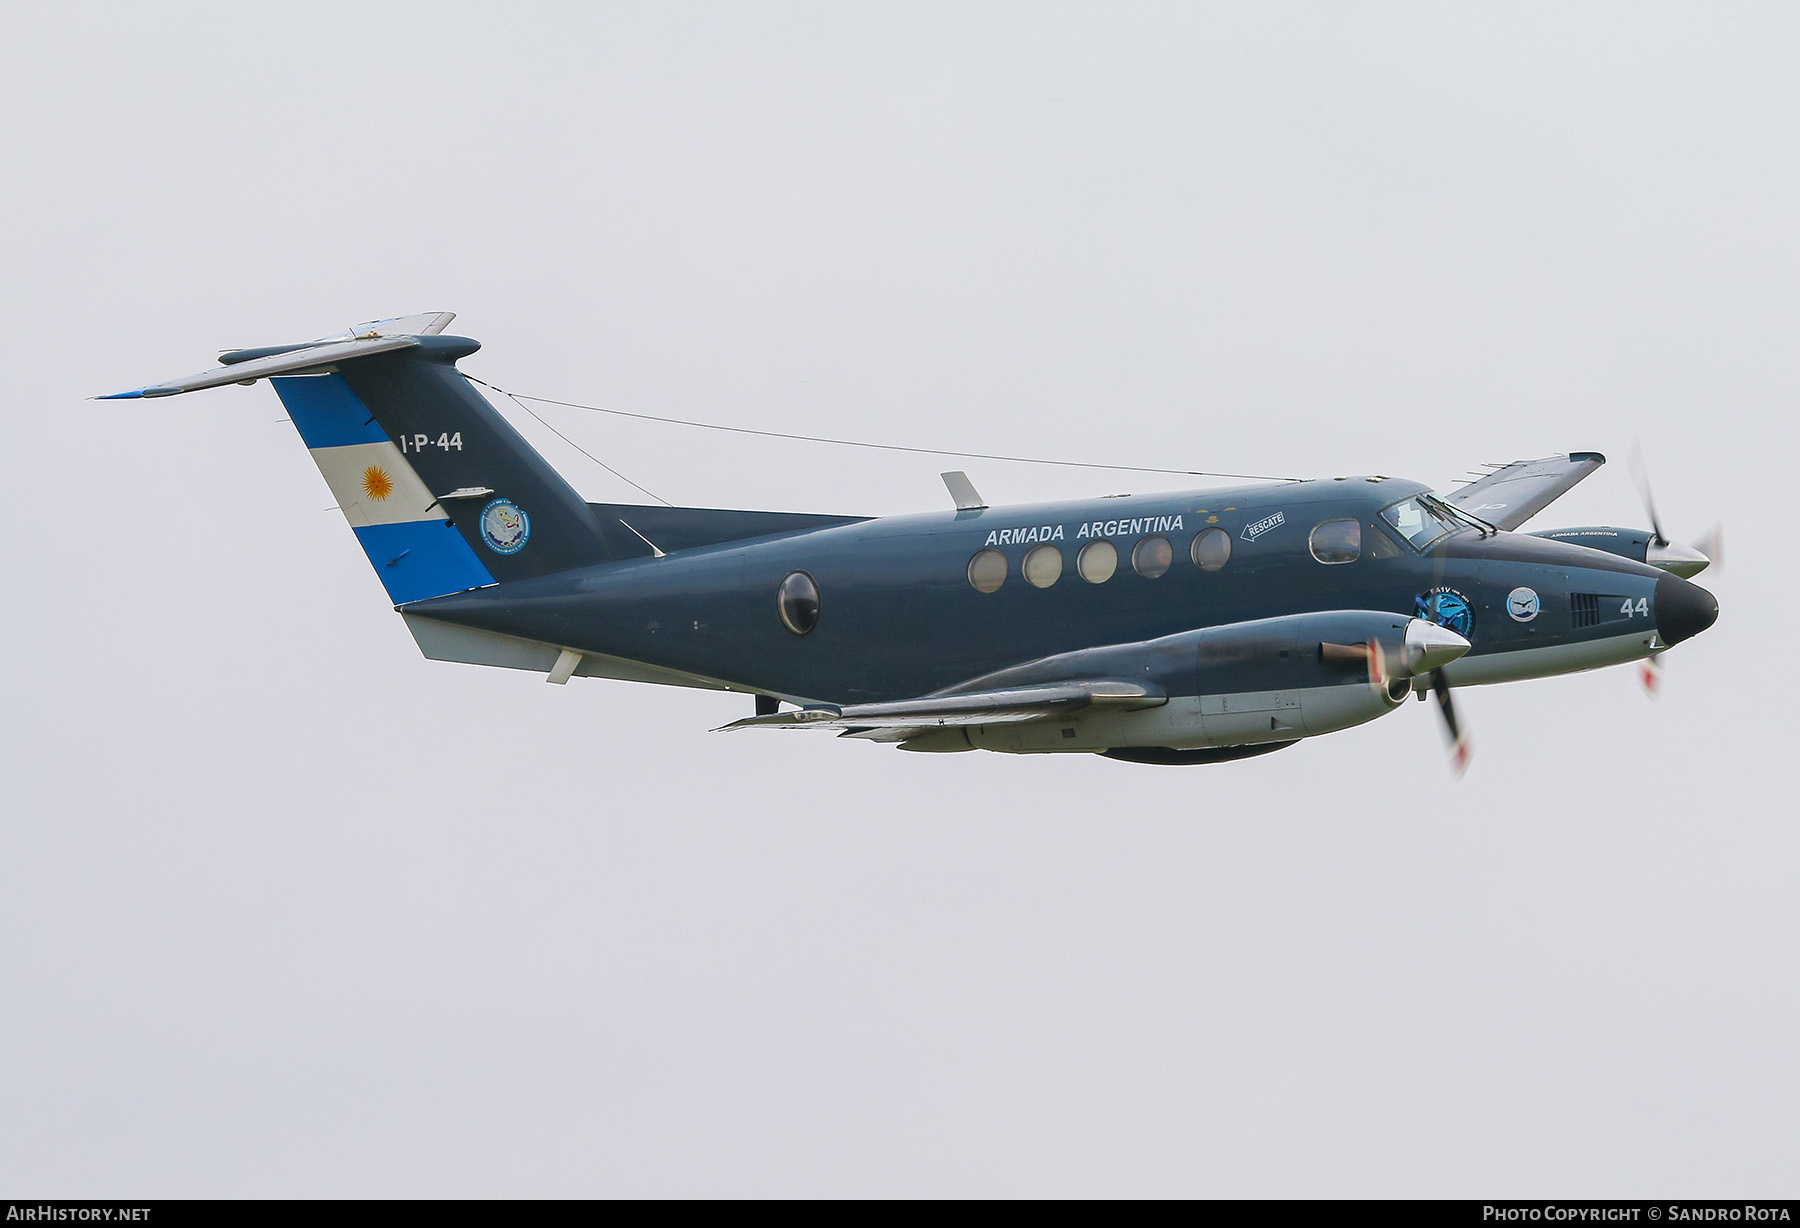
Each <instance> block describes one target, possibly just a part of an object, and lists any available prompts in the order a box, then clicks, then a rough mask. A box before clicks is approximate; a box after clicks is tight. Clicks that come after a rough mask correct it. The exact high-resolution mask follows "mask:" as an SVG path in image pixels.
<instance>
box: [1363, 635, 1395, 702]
mask: <svg viewBox="0 0 1800 1228" xmlns="http://www.w3.org/2000/svg"><path fill="white" fill-rule="evenodd" d="M1368 648H1369V685H1370V686H1371V687H1373V688H1374V689H1375V690H1377V691H1380V692H1381V693H1382V694H1384V695H1385V694H1386V693H1387V689H1388V683H1389V682H1390V681H1391V679H1390V678H1389V676H1388V667H1387V653H1385V652H1383V651H1381V641H1380V640H1370V641H1369V645H1368Z"/></svg>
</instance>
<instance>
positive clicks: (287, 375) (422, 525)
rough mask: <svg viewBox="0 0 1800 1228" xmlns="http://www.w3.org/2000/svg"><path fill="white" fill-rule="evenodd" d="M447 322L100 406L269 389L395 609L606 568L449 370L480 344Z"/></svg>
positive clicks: (528, 450)
mask: <svg viewBox="0 0 1800 1228" xmlns="http://www.w3.org/2000/svg"><path fill="white" fill-rule="evenodd" d="M451 318H452V316H451V313H449V312H433V313H430V314H428V315H422V316H407V317H401V318H399V319H396V320H384V321H376V322H374V323H372V324H366V325H358V326H357V327H356V328H353V329H351V330H350V331H349V332H348V333H346V334H340V335H339V336H336V337H328V338H324V339H322V340H320V341H314V342H307V343H305V344H302V345H294V346H270V347H265V348H262V349H253V350H234V351H230V352H228V353H225V354H222V355H220V360H221V361H222V362H223V363H224V364H225V365H224V366H222V367H219V368H216V369H215V370H212V371H206V372H202V373H201V374H199V375H194V376H188V377H185V378H183V379H179V380H170V381H167V382H165V383H162V384H154V385H150V386H148V387H145V388H139V389H135V390H133V391H131V392H124V393H116V394H114V396H113V398H108V399H116V398H131V397H162V396H174V395H177V394H179V393H183V392H194V391H198V390H200V389H202V388H216V387H220V386H223V385H225V384H235V383H245V384H248V383H254V382H255V381H256V380H258V379H263V378H266V379H268V380H269V382H270V384H271V385H273V386H274V388H275V391H276V393H277V394H278V395H279V396H280V397H281V400H282V403H283V404H284V405H285V406H286V407H287V410H288V415H289V417H290V418H291V419H292V420H293V423H294V425H295V427H296V428H297V429H298V430H299V432H300V437H301V439H302V440H303V441H304V442H305V444H306V446H307V448H308V450H309V451H310V452H311V453H312V457H313V461H314V462H315V463H316V464H317V465H318V467H319V472H320V473H321V474H322V475H323V476H324V478H325V481H326V484H327V485H328V486H330V487H331V492H332V494H333V495H334V496H336V498H337V500H338V507H339V508H340V509H341V510H342V511H343V513H344V517H345V519H346V520H348V521H349V522H350V526H351V528H352V529H353V530H354V531H355V533H356V536H357V539H358V541H359V542H360V543H361V544H362V547H363V550H364V552H365V553H366V554H367V555H368V558H369V562H370V563H371V564H372V565H373V566H374V568H375V572H376V575H378V576H379V577H380V578H381V582H382V584H383V586H384V587H385V588H386V589H387V592H388V596H389V598H390V599H391V600H392V601H393V602H394V604H395V605H404V604H406V603H408V602H411V601H420V600H423V599H425V598H428V597H440V596H443V595H445V594H447V593H454V592H461V591H463V590H465V589H470V588H480V587H483V586H485V585H489V584H494V583H496V582H500V583H504V582H505V581H508V580H516V579H527V578H530V577H532V576H539V575H546V574H548V573H550V572H555V571H563V570H567V569H568V568H571V567H580V566H585V565H587V564H590V563H597V562H602V561H605V560H606V559H608V558H610V557H611V551H610V550H609V548H608V546H607V544H606V541H605V539H604V538H603V536H602V535H601V533H600V531H599V529H598V527H597V526H596V524H595V521H594V518H593V516H592V514H591V513H590V512H589V511H588V507H587V504H586V503H585V502H584V501H583V500H582V498H581V496H580V495H578V494H576V493H575V491H574V490H573V488H571V487H570V486H569V485H568V483H567V482H565V481H563V479H562V477H561V476H560V475H558V474H557V472H556V471H555V470H554V469H552V468H551V467H550V465H549V463H548V462H546V461H545V460H544V458H543V457H542V456H540V455H538V453H537V451H536V450H535V449H533V448H532V446H531V445H530V444H529V443H527V442H526V441H525V439H524V437H523V436H521V435H520V434H519V433H518V432H517V431H515V430H514V429H513V428H512V425H511V424H510V423H508V422H507V421H506V419H505V418H503V417H501V415H500V413H499V412H498V411H497V410H495V409H494V407H493V406H492V405H490V404H489V403H488V401H487V399H486V398H485V397H483V396H482V395H481V393H480V392H479V391H477V390H476V389H475V387H474V386H473V385H472V384H470V382H469V381H468V380H467V379H466V378H464V376H463V375H462V373H461V372H460V371H458V370H457V369H456V362H457V360H458V359H460V358H463V357H465V356H467V355H469V354H472V353H474V352H475V351H476V350H477V349H479V348H480V343H479V342H476V341H472V340H470V339H469V338H466V337H448V336H443V335H441V334H442V331H443V329H444V327H445V326H446V325H448V324H449V322H450V320H451Z"/></svg>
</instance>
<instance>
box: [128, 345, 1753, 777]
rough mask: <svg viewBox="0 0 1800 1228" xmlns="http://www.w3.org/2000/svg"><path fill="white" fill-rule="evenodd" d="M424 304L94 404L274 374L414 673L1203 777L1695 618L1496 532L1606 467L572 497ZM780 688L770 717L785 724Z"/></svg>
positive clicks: (1620, 539) (911, 746) (1681, 580)
mask: <svg viewBox="0 0 1800 1228" xmlns="http://www.w3.org/2000/svg"><path fill="white" fill-rule="evenodd" d="M451 318H452V316H451V314H450V313H449V312H440V313H435V314H431V315H424V316H410V317H405V318H401V319H394V320H385V321H377V322H375V323H372V324H366V325H360V326H358V327H356V328H354V329H352V330H351V331H349V332H348V333H344V334H342V335H340V336H337V337H331V338H326V339H323V340H320V341H313V342H308V343H305V344H302V345H288V346H273V347H268V348H264V349H256V350H235V351H231V352H228V353H226V354H223V355H221V356H220V361H221V362H222V363H224V364H225V365H224V366H222V367H220V368H218V369H216V370H213V371H208V372H205V373H204V374H201V375H196V376H191V377H189V378H187V379H180V380H173V381H170V382H168V383H163V384H157V385H153V386H151V387H148V388H141V389H138V390H136V391H133V392H125V393H119V394H116V395H117V396H119V397H160V396H172V395H174V394H177V393H183V392H193V391H196V390H198V389H202V388H213V387H218V386H221V385H225V384H233V383H242V384H250V383H254V382H256V381H257V380H259V379H268V380H269V382H270V383H271V384H273V385H274V387H275V391H276V392H277V394H278V395H279V396H280V397H281V400H282V402H283V403H284V404H285V405H286V406H287V409H288V413H289V415H290V416H291V418H292V420H293V422H294V425H295V426H296V427H298V428H299V431H300V436H301V438H302V439H303V440H305V442H306V446H307V447H308V448H309V449H310V450H311V451H312V456H313V460H314V461H315V462H316V463H317V464H318V466H319V471H320V472H321V473H322V474H323V475H324V477H325V481H326V483H327V484H328V485H329V486H330V487H331V491H332V494H333V495H334V496H336V498H337V500H338V505H339V506H340V507H341V508H342V509H343V512H344V515H345V517H346V518H347V519H348V520H349V521H350V524H351V527H352V528H353V529H354V530H355V532H356V536H357V539H358V540H359V541H360V542H361V543H362V546H363V549H364V551H365V552H366V553H367V554H368V556H369V561H370V562H371V563H373V564H374V567H375V573H376V575H378V576H379V577H380V578H381V582H382V584H383V585H384V586H385V587H386V588H387V592H388V596H389V598H390V599H391V600H392V601H393V602H394V606H395V608H396V609H397V610H398V611H399V613H400V615H401V617H402V618H403V619H405V621H406V625H407V628H408V629H409V630H410V631H411V632H412V634H413V637H414V639H416V640H417V641H418V644H419V647H420V649H421V650H423V652H424V653H425V655H426V656H427V657H430V658H433V659H435V660H441V661H464V662H470V663H473V664H478V665H497V666H505V667H508V668H512V669H523V670H535V671H537V672H540V673H543V674H545V675H546V676H547V678H548V680H549V681H551V682H555V683H563V682H566V681H568V679H569V678H570V677H571V676H573V675H581V676H584V677H602V678H621V679H627V680H631V681H637V682H654V683H666V684H670V685H675V686H693V687H708V688H713V689H717V690H727V691H742V692H746V693H748V694H751V695H753V696H755V700H756V702H755V713H756V714H755V715H754V716H750V717H747V718H745V719H743V720H740V721H736V722H734V723H733V724H731V725H727V726H726V727H725V728H727V729H753V728H764V729H769V728H773V729H830V730H835V731H837V732H839V733H841V734H843V735H844V736H847V737H854V738H864V739H869V740H873V741H877V742H893V743H897V744H898V745H899V746H900V748H901V749H902V750H917V751H966V750H976V749H980V750H998V751H1012V752H1023V753H1035V752H1077V751H1079V752H1087V753H1099V754H1103V755H1107V756H1110V757H1112V758H1115V759H1124V760H1130V761H1133V762H1139V763H1216V762H1220V761H1223V760H1229V759H1239V758H1244V757H1247V756H1251V755H1257V754H1262V753H1265V752H1267V751H1271V750H1277V749H1280V748H1281V747H1284V746H1292V745H1294V744H1295V743H1296V742H1298V741H1299V740H1301V739H1303V738H1307V737H1316V736H1318V735H1319V734H1325V733H1331V732H1334V731H1336V730H1339V729H1346V728H1348V727H1350V726H1352V725H1360V724H1362V723H1363V722H1365V721H1370V720H1374V719H1375V718H1376V717H1378V716H1381V715H1383V714H1385V713H1387V712H1390V711H1392V710H1393V709H1394V708H1395V707H1396V706H1397V705H1399V704H1400V703H1401V702H1402V701H1403V700H1404V699H1405V698H1406V696H1407V694H1408V693H1409V692H1410V693H1416V694H1418V696H1419V697H1420V698H1421V699H1422V698H1424V697H1425V695H1426V693H1427V692H1430V693H1433V694H1435V696H1436V698H1437V699H1438V701H1439V704H1440V707H1441V710H1442V712H1443V715H1444V717H1445V720H1446V722H1447V726H1448V731H1449V733H1450V735H1451V737H1452V742H1453V746H1454V747H1455V754H1456V757H1457V761H1458V763H1459V765H1460V763H1461V762H1462V760H1463V758H1464V756H1465V754H1466V751H1465V748H1464V745H1463V742H1462V739H1461V736H1460V731H1459V729H1458V725H1457V721H1456V715H1455V710H1454V706H1453V703H1452V701H1451V687H1452V686H1456V685H1479V684H1482V683H1489V682H1508V681H1514V680H1517V679H1524V678H1538V677H1544V676H1547V675H1550V674H1562V673H1569V672H1571V671H1575V670H1585V669H1595V668H1598V667H1600V666H1606V665H1615V664H1619V663H1621V662H1626V661H1634V660H1645V659H1649V658H1653V657H1654V656H1655V655H1656V654H1658V653H1661V652H1662V651H1664V650H1665V649H1667V648H1668V647H1670V646H1671V645H1674V644H1678V643H1680V642H1681V641H1682V640H1685V639H1687V638H1689V637H1690V636H1693V635H1695V634H1698V633H1699V632H1701V631H1704V630H1705V629H1706V628H1707V627H1709V626H1711V625H1712V623H1713V620H1714V619H1715V618H1716V617H1717V615H1718V605H1717V603H1716V602H1715V601H1714V600H1713V597H1712V595H1711V594H1710V593H1708V592H1706V590H1704V589H1702V588H1699V587H1698V586H1696V585H1694V584H1691V583H1689V581H1688V579H1687V577H1689V576H1692V575H1694V574H1696V573H1697V572H1698V571H1699V570H1700V569H1701V568H1704V567H1705V566H1706V565H1707V562H1708V559H1707V558H1706V556H1705V555H1704V554H1703V553H1701V552H1699V551H1696V550H1691V549H1688V548H1685V547H1680V546H1675V545H1672V544H1671V543H1670V542H1669V541H1668V540H1667V539H1666V538H1664V537H1663V535H1662V533H1661V530H1660V528H1658V529H1655V530H1653V531H1650V532H1643V531H1638V530H1632V529H1622V528H1607V527H1590V528H1578V529H1558V530H1549V531H1544V532H1538V533H1518V532H1515V531H1514V530H1516V529H1517V528H1518V527H1519V526H1520V525H1521V524H1523V523H1524V522H1525V521H1526V520H1527V519H1529V518H1530V517H1531V516H1533V515H1535V514H1536V513H1537V512H1539V511H1541V510H1542V509H1543V508H1544V507H1546V506H1547V505H1548V504H1549V503H1550V502H1551V501H1552V500H1554V499H1555V498H1556V497H1557V496H1559V495H1561V494H1562V493H1563V492H1564V491H1567V490H1568V489H1569V488H1570V487H1572V486H1574V485H1575V484H1576V483H1577V482H1579V481H1580V480H1581V479H1582V478H1584V477H1586V476H1587V475H1588V474H1589V473H1592V472H1593V471H1594V470H1595V469H1597V468H1598V467H1599V466H1600V465H1601V464H1603V463H1604V459H1605V458H1603V457H1601V456H1600V455H1599V454H1597V453H1592V452H1576V453H1572V454H1570V455H1568V456H1557V457H1551V458H1548V459H1545V460H1536V461H1528V462H1527V461H1521V462H1517V463H1514V464H1511V465H1507V466H1505V467H1503V468H1500V469H1499V470H1497V471H1496V472H1494V473H1492V474H1490V475H1489V476H1487V477H1484V478H1482V479H1481V480H1479V481H1477V482H1475V483H1473V484H1472V485H1469V486H1465V487H1463V488H1462V489H1460V490H1457V491H1453V492H1451V493H1450V494H1448V495H1443V496H1439V495H1436V494H1433V493H1432V492H1431V490H1429V489H1428V488H1427V487H1425V486H1423V485H1421V484H1420V483H1418V482H1410V481H1406V480H1405V479H1402V478H1392V477H1385V476H1381V475H1375V476H1369V477H1354V478H1334V479H1331V480H1325V481H1298V482H1285V483H1266V484H1260V485H1252V486H1240V487H1235V488H1232V489H1226V490H1206V491H1197V492H1172V493H1167V494H1152V495H1118V496H1111V497H1107V498H1102V499H1091V500H1083V501H1077V502H1070V503H1056V504H1041V505H1036V506H1027V507H988V506H987V505H986V504H985V503H984V502H983V501H982V499H981V498H980V496H979V495H978V494H976V492H975V489H974V487H973V486H972V485H971V484H970V482H969V481H968V479H967V478H966V477H965V476H964V475H962V474H960V473H952V474H945V475H944V477H945V481H946V484H947V485H948V486H949V488H950V493H951V495H952V497H953V500H954V503H955V507H954V508H951V509H946V510H944V511H941V512H927V513H923V514H920V515H913V516H898V517H882V518H878V519H869V518H864V517H858V516H820V515H806V514H800V513H790V512H749V511H716V510H711V509H705V508H685V507H655V506H638V505H625V504H614V503H587V502H585V501H583V500H582V498H581V497H580V496H579V495H577V494H576V493H575V491H574V490H573V489H572V488H571V487H570V486H569V485H568V484H567V483H565V482H564V481H563V480H562V478H561V477H559V476H558V475H557V473H556V472H555V471H554V470H553V469H551V468H550V466H549V465H548V464H547V463H545V461H544V460H543V458H542V457H540V456H539V455H538V454H537V452H535V451H534V450H533V449H532V448H531V446H530V445H529V444H527V443H526V442H525V440H524V439H523V438H522V437H521V436H520V435H519V434H518V433H517V432H516V431H514V430H513V428H512V427H511V426H510V425H509V424H508V423H507V422H506V420H505V419H504V418H502V417H501V416H500V414H499V413H498V412H496V411H495V409H494V408H493V406H492V405H490V404H489V403H488V401H487V400H486V399H485V398H484V397H483V396H482V395H481V393H480V392H478V391H477V390H476V389H475V388H474V387H473V386H472V385H471V384H470V382H469V381H468V379H467V378H466V377H465V376H464V375H463V374H462V373H461V372H460V371H458V370H457V367H456V363H457V360H458V359H461V358H463V357H465V356H467V355H469V354H472V353H474V352H475V351H476V350H477V349H478V348H479V345H478V343H477V342H475V341H471V340H468V339H466V338H462V337H451V336H444V335H442V334H443V330H444V328H445V327H446V326H447V325H448V324H449V322H450V320H451ZM783 701H785V702H786V703H788V704H791V705H793V707H791V708H789V709H783V708H781V706H780V705H781V703H782V702H783Z"/></svg>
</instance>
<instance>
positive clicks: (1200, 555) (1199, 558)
mask: <svg viewBox="0 0 1800 1228" xmlns="http://www.w3.org/2000/svg"><path fill="white" fill-rule="evenodd" d="M1202 542H1206V543H1208V545H1206V546H1202V545H1201V543H1202ZM1218 543H1223V544H1224V553H1219V552H1218V550H1217V549H1215V548H1214V547H1215V546H1216V545H1217V544H1218ZM1188 558H1190V559H1192V560H1193V563H1194V566H1196V567H1198V568H1199V569H1200V570H1201V571H1222V570H1224V567H1225V564H1227V563H1229V562H1231V534H1230V533H1228V532H1226V531H1225V530H1224V529H1221V528H1220V527H1219V526H1218V525H1210V526H1208V527H1207V528H1204V529H1201V530H1200V531H1199V532H1198V533H1196V534H1194V540H1193V541H1191V542H1189V543H1188Z"/></svg>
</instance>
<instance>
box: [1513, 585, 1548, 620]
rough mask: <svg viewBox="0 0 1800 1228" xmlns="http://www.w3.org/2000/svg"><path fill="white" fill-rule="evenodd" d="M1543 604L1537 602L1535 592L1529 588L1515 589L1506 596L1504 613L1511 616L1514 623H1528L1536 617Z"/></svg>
mask: <svg viewBox="0 0 1800 1228" xmlns="http://www.w3.org/2000/svg"><path fill="white" fill-rule="evenodd" d="M1543 608H1544V603H1543V602H1542V601H1539V600H1538V595H1537V592H1536V591H1535V590H1533V589H1529V588H1515V589H1514V590H1513V591H1512V592H1510V593H1508V594H1507V595H1506V612H1507V613H1508V614H1511V615H1512V616H1513V620H1514V621H1515V622H1522V623H1528V622H1530V621H1531V620H1532V619H1534V618H1536V617H1537V616H1538V611H1539V610H1541V609H1543Z"/></svg>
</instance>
